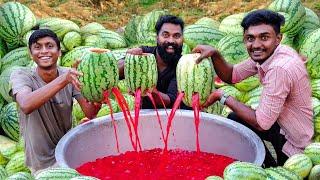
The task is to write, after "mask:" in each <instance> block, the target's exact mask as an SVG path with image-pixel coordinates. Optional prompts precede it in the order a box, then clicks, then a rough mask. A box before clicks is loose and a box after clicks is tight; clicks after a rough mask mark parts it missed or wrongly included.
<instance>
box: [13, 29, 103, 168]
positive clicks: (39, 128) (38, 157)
mask: <svg viewBox="0 0 320 180" xmlns="http://www.w3.org/2000/svg"><path fill="white" fill-rule="evenodd" d="M29 50H30V55H31V56H32V59H33V60H34V62H35V63H36V64H37V66H36V67H35V68H23V69H21V70H17V71H15V72H13V73H12V75H11V78H10V81H11V83H12V90H11V95H12V96H13V98H14V99H15V100H16V102H17V103H18V105H19V111H20V132H21V135H22V136H23V138H24V140H25V154H26V165H27V166H28V167H29V168H30V169H31V171H32V173H35V172H36V171H38V170H40V169H45V168H48V167H50V166H53V165H54V164H55V163H56V160H55V156H54V154H55V147H56V145H57V143H58V142H59V140H60V139H61V138H62V136H63V135H64V134H66V133H67V132H68V131H69V130H70V129H71V122H72V116H71V112H72V105H73V98H76V99H77V101H78V102H79V104H80V105H81V107H82V110H83V111H84V113H85V115H86V116H87V117H88V118H93V117H95V115H96V113H97V112H98V110H99V107H98V106H95V105H93V104H90V103H88V102H87V101H86V100H85V99H84V98H83V97H82V96H81V94H80V92H79V89H80V82H79V81H78V76H80V75H81V74H80V73H79V72H78V71H76V69H74V68H62V67H59V66H58V65H57V60H58V58H59V56H61V51H60V42H59V39H58V37H57V35H56V34H55V33H54V32H52V31H51V30H48V29H40V30H36V31H34V33H33V34H32V35H31V36H30V39H29Z"/></svg>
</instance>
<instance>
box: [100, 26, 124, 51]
mask: <svg viewBox="0 0 320 180" xmlns="http://www.w3.org/2000/svg"><path fill="white" fill-rule="evenodd" d="M97 35H98V36H99V37H100V38H101V42H102V43H103V44H106V47H104V48H107V49H118V48H125V47H127V43H126V40H125V38H124V37H123V36H121V35H120V34H118V33H116V32H113V31H110V30H107V29H104V30H99V31H98V33H97Z"/></svg>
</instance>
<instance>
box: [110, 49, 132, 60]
mask: <svg viewBox="0 0 320 180" xmlns="http://www.w3.org/2000/svg"><path fill="white" fill-rule="evenodd" d="M127 51H128V49H127V48H123V49H115V50H112V54H113V55H114V56H115V57H116V59H117V61H119V60H123V59H124V58H125V57H126V55H127Z"/></svg>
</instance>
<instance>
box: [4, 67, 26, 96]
mask: <svg viewBox="0 0 320 180" xmlns="http://www.w3.org/2000/svg"><path fill="white" fill-rule="evenodd" d="M25 71H26V70H23V69H16V70H14V71H13V72H12V73H11V76H10V82H9V86H10V87H9V94H10V96H12V98H13V99H14V100H16V95H17V93H18V92H19V91H21V90H22V89H26V88H28V89H30V90H32V80H31V78H30V76H28V75H27V73H26V72H25Z"/></svg>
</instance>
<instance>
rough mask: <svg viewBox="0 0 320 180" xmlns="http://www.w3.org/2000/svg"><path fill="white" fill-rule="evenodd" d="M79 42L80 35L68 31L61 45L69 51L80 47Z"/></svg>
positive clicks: (80, 40)
mask: <svg viewBox="0 0 320 180" xmlns="http://www.w3.org/2000/svg"><path fill="white" fill-rule="evenodd" d="M81 42H82V39H81V35H80V34H79V33H78V32H74V31H70V32H68V33H67V34H65V35H64V37H63V44H64V46H65V47H66V48H67V49H68V50H69V51H70V50H72V49H74V48H75V47H78V46H80V45H81Z"/></svg>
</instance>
